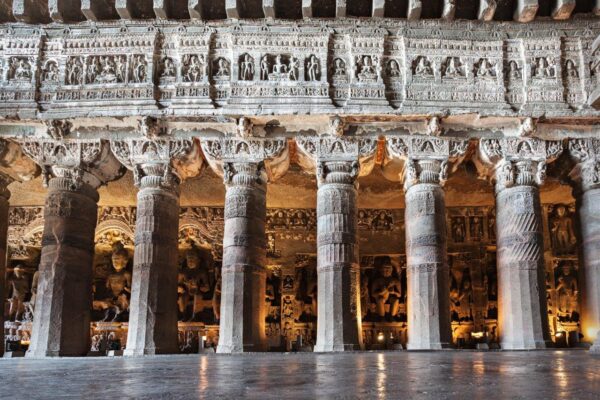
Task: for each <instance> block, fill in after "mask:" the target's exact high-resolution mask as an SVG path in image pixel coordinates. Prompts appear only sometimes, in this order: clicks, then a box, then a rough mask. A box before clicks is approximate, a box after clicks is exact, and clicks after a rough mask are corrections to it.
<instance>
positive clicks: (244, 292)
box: [217, 162, 267, 353]
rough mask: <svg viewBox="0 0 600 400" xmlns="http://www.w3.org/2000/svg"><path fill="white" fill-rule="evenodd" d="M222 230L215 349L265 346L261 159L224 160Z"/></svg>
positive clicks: (230, 350) (263, 179) (226, 350)
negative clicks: (229, 161) (254, 160)
mask: <svg viewBox="0 0 600 400" xmlns="http://www.w3.org/2000/svg"><path fill="white" fill-rule="evenodd" d="M224 170H225V174H224V180H225V184H226V188H227V192H226V195H225V231H224V234H223V267H222V269H221V316H220V317H221V319H220V321H219V345H218V347H217V353H240V352H245V351H264V350H266V332H265V316H266V312H265V311H266V310H265V298H266V283H267V273H266V269H265V267H266V259H267V246H266V235H265V220H266V215H267V175H266V172H265V169H264V164H263V163H261V162H231V163H226V164H225V165H224Z"/></svg>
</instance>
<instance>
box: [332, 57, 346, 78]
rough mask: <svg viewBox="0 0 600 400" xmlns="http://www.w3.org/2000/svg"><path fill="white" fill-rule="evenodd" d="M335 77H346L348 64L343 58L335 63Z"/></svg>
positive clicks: (337, 59)
mask: <svg viewBox="0 0 600 400" xmlns="http://www.w3.org/2000/svg"><path fill="white" fill-rule="evenodd" d="M333 76H334V77H336V78H342V77H345V76H346V63H345V62H344V60H342V59H341V58H336V59H335V60H334V61H333Z"/></svg>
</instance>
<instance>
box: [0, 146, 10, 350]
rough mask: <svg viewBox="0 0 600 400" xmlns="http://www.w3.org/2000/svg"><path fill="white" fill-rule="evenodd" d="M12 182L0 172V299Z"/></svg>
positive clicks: (0, 322) (0, 343)
mask: <svg viewBox="0 0 600 400" xmlns="http://www.w3.org/2000/svg"><path fill="white" fill-rule="evenodd" d="M0 146H1V144H0ZM11 182H12V178H10V177H9V176H7V175H4V174H2V173H0V299H5V298H6V296H7V293H5V288H6V283H5V281H4V279H5V276H6V257H7V253H6V244H7V242H6V239H7V233H8V200H9V198H10V191H9V190H8V185H9V184H10V183H11ZM0 326H2V327H3V326H4V312H2V313H0ZM3 353H4V329H2V331H1V332H0V354H3Z"/></svg>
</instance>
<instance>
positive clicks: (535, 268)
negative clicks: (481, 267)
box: [496, 184, 548, 350]
mask: <svg viewBox="0 0 600 400" xmlns="http://www.w3.org/2000/svg"><path fill="white" fill-rule="evenodd" d="M496 229H497V232H496V238H497V243H498V251H497V265H498V300H499V305H498V311H499V318H498V324H499V329H500V342H501V343H500V344H501V347H502V349H504V350H527V349H542V348H545V346H546V342H547V340H548V314H547V306H546V291H545V284H544V243H543V233H542V216H541V206H540V194H539V189H538V188H537V186H536V185H534V184H517V185H516V186H512V187H502V188H501V189H499V190H497V192H496Z"/></svg>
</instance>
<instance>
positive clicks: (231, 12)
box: [225, 0, 240, 19]
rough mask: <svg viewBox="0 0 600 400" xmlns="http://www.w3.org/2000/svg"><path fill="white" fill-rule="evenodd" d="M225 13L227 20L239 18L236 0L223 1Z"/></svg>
mask: <svg viewBox="0 0 600 400" xmlns="http://www.w3.org/2000/svg"><path fill="white" fill-rule="evenodd" d="M225 13H226V14H227V18H233V19H238V18H240V8H239V6H238V0H225Z"/></svg>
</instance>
